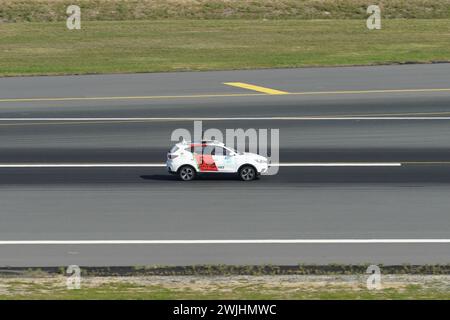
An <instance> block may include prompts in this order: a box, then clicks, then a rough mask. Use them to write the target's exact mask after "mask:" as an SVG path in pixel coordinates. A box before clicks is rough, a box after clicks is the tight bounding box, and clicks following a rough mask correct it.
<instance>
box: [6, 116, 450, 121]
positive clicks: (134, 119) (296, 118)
mask: <svg viewBox="0 0 450 320" xmlns="http://www.w3.org/2000/svg"><path fill="white" fill-rule="evenodd" d="M196 120H198V121H233V120H234V121H236V120H243V121H250V120H301V121H339V120H340V121H348V120H450V117H389V116H386V117H370V116H367V117H360V116H359V117H351V116H350V117H349V116H346V117H336V116H333V117H316V116H312V117H308V116H304V117H125V118H0V122H14V121H17V122H29V121H50V122H53V121H65V122H71V121H74V122H75V121H85V122H93V121H111V122H114V121H196Z"/></svg>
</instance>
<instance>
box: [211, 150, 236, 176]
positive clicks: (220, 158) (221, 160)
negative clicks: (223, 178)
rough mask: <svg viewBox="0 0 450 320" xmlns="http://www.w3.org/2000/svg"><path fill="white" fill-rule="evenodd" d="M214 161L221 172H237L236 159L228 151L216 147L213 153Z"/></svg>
mask: <svg viewBox="0 0 450 320" xmlns="http://www.w3.org/2000/svg"><path fill="white" fill-rule="evenodd" d="M213 159H214V162H215V164H216V166H217V169H218V171H219V172H234V171H235V163H234V162H235V159H234V156H233V155H231V152H230V151H229V150H228V149H226V148H222V147H219V146H216V147H215V148H214V151H213Z"/></svg>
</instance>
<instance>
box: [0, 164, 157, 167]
mask: <svg viewBox="0 0 450 320" xmlns="http://www.w3.org/2000/svg"><path fill="white" fill-rule="evenodd" d="M165 166H166V165H165V164H164V163H0V168H143V167H150V168H158V167H165Z"/></svg>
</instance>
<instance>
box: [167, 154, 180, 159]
mask: <svg viewBox="0 0 450 320" xmlns="http://www.w3.org/2000/svg"><path fill="white" fill-rule="evenodd" d="M176 157H178V155H177V154H170V153H168V154H167V159H169V160H172V159H175V158H176Z"/></svg>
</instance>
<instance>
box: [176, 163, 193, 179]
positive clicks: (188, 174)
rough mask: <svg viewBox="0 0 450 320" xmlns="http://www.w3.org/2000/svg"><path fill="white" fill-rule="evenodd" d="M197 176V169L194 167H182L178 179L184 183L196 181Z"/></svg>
mask: <svg viewBox="0 0 450 320" xmlns="http://www.w3.org/2000/svg"><path fill="white" fill-rule="evenodd" d="M195 176H196V172H195V169H194V168H193V167H192V166H182V167H181V168H180V169H178V177H179V178H180V180H183V181H191V180H194V179H195Z"/></svg>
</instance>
